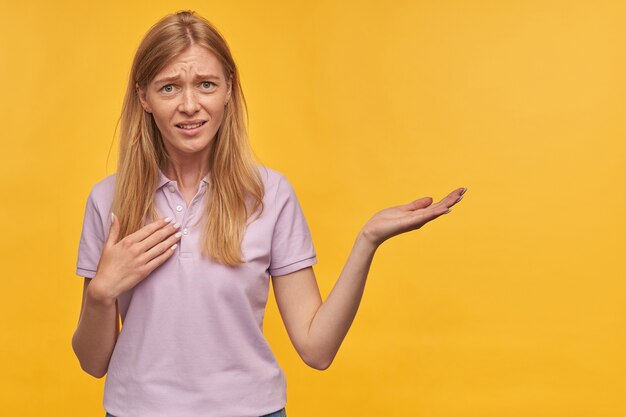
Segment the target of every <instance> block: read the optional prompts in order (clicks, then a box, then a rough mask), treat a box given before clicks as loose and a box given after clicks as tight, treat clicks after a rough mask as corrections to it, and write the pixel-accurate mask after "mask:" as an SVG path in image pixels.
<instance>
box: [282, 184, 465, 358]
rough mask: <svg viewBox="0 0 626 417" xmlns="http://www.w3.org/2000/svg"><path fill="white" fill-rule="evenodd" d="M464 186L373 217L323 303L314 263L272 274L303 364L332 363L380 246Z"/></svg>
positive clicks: (430, 215)
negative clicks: (438, 197)
mask: <svg viewBox="0 0 626 417" xmlns="http://www.w3.org/2000/svg"><path fill="white" fill-rule="evenodd" d="M464 192H465V189H463V188H461V189H458V190H455V191H453V192H452V193H450V194H449V195H448V196H447V197H445V198H444V199H442V200H441V201H440V202H438V203H436V204H433V205H431V204H432V199H431V198H430V197H425V198H421V199H419V200H415V201H413V202H411V203H409V204H406V205H402V206H396V207H391V208H388V209H385V210H382V211H380V212H378V213H377V214H376V215H374V216H373V217H372V218H371V219H370V220H369V221H368V222H367V224H366V225H365V226H364V227H363V229H362V230H361V231H360V232H359V234H358V236H357V238H356V241H355V243H354V246H353V248H352V251H351V252H350V255H349V256H348V260H347V262H346V264H345V266H344V267H343V270H342V271H341V274H340V275H339V278H338V280H337V282H336V283H335V286H334V287H333V289H332V291H331V293H330V294H329V295H328V298H327V299H326V301H325V302H323V303H322V298H321V295H320V292H319V288H318V286H317V281H316V279H315V274H314V272H313V268H312V267H308V268H304V269H301V270H299V271H296V272H293V273H291V274H287V275H282V276H277V277H272V282H273V286H274V294H275V297H276V303H277V305H278V309H279V311H280V314H281V317H282V318H283V322H284V323H285V327H286V329H287V333H288V334H289V337H290V339H291V341H292V343H293V345H294V347H295V348H296V351H297V352H298V354H299V355H300V357H301V358H302V359H303V360H304V362H305V363H306V364H307V365H309V366H311V367H312V368H315V369H319V370H323V369H326V368H328V367H329V366H330V364H331V363H332V361H333V359H334V358H335V355H336V354H337V351H338V350H339V347H340V346H341V343H342V342H343V339H344V338H345V336H346V334H347V333H348V330H349V329H350V326H351V325H352V321H353V320H354V317H355V316H356V312H357V310H358V308H359V304H360V302H361V298H362V296H363V291H364V289H365V282H366V280H367V274H368V272H369V269H370V265H371V264H372V260H373V259H374V253H375V252H376V249H377V248H378V246H380V244H382V243H383V242H384V241H385V240H387V239H389V238H390V237H392V236H395V235H398V234H401V233H405V232H408V231H410V230H416V229H419V228H420V227H422V226H423V225H424V224H426V223H427V222H429V221H431V220H433V219H435V218H437V217H439V216H441V215H442V214H445V213H447V212H449V208H450V207H452V206H453V205H454V204H456V203H458V202H459V201H461V198H462V197H461V195H462V194H463V193H464Z"/></svg>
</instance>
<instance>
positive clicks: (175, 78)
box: [154, 74, 220, 84]
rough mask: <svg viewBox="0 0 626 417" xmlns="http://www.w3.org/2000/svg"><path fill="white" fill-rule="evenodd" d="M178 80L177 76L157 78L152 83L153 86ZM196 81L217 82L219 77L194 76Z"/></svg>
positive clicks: (210, 75) (211, 75)
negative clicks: (211, 80)
mask: <svg viewBox="0 0 626 417" xmlns="http://www.w3.org/2000/svg"><path fill="white" fill-rule="evenodd" d="M179 78H180V76H179V75H174V76H172V77H164V78H159V79H158V80H155V81H154V83H155V84H161V83H164V82H170V81H176V80H178V79H179ZM196 79H203V80H208V79H213V80H219V79H220V77H218V76H217V75H213V74H207V75H205V74H198V75H196Z"/></svg>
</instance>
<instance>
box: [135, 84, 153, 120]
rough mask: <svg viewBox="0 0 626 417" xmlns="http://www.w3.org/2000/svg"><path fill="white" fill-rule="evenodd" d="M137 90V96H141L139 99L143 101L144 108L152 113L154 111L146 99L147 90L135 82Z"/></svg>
mask: <svg viewBox="0 0 626 417" xmlns="http://www.w3.org/2000/svg"><path fill="white" fill-rule="evenodd" d="M135 91H136V92H137V97H139V101H140V102H141V106H142V107H143V109H144V110H145V111H146V112H148V113H152V111H151V110H150V106H148V102H147V100H146V92H145V91H143V90H142V89H141V87H139V84H138V83H135Z"/></svg>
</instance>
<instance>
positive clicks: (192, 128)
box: [175, 121, 206, 136]
mask: <svg viewBox="0 0 626 417" xmlns="http://www.w3.org/2000/svg"><path fill="white" fill-rule="evenodd" d="M205 124H206V121H202V122H198V123H179V124H177V125H175V126H176V128H178V130H179V131H180V132H182V133H183V134H185V135H188V136H193V135H194V134H195V133H197V132H198V131H200V129H201V128H202V126H204V125H205Z"/></svg>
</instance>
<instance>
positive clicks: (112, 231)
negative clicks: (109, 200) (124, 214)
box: [106, 213, 120, 246]
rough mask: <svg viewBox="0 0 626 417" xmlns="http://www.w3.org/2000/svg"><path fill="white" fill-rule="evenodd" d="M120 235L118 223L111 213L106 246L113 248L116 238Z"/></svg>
mask: <svg viewBox="0 0 626 417" xmlns="http://www.w3.org/2000/svg"><path fill="white" fill-rule="evenodd" d="M119 235H120V222H119V220H118V219H117V216H116V215H115V214H113V213H111V227H110V228H109V237H108V238H107V242H106V244H107V246H113V245H115V244H116V243H117V238H118V237H119Z"/></svg>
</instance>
